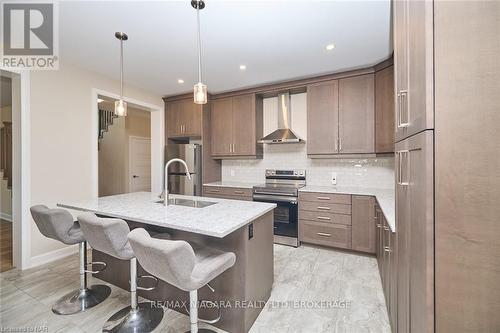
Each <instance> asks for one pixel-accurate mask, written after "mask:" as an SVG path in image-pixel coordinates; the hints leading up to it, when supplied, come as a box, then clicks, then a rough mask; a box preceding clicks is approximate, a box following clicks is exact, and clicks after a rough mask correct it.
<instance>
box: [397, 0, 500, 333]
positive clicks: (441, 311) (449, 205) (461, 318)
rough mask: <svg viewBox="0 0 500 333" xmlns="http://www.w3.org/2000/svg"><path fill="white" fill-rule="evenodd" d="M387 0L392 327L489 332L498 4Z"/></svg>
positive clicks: (499, 226) (499, 161)
mask: <svg viewBox="0 0 500 333" xmlns="http://www.w3.org/2000/svg"><path fill="white" fill-rule="evenodd" d="M393 9H394V11H393V13H394V20H393V22H394V69H395V89H396V100H395V106H396V110H395V111H396V112H395V113H396V119H395V123H396V124H395V138H396V139H395V140H396V172H395V174H396V234H397V241H396V243H397V256H398V277H397V280H398V283H397V299H398V304H397V307H398V315H397V325H396V326H397V329H396V330H395V331H397V332H400V333H406V332H411V333H421V332H439V333H441V332H443V333H447V332H500V316H498V313H499V312H500V301H499V300H500V287H499V281H500V269H499V267H500V256H499V255H498V253H499V251H500V223H499V220H498V217H499V216H500V201H499V199H498V198H499V197H500V190H499V189H500V177H498V170H499V169H500V139H499V136H498V133H499V132H500V111H499V105H500V61H499V60H498V59H499V56H498V55H499V54H500V37H499V36H500V2H498V1H463V2H462V1H409V0H401V1H394V2H393ZM393 329H394V327H393Z"/></svg>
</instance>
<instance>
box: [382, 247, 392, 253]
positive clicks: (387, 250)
mask: <svg viewBox="0 0 500 333" xmlns="http://www.w3.org/2000/svg"><path fill="white" fill-rule="evenodd" d="M384 251H385V252H392V251H391V248H390V247H388V246H384Z"/></svg>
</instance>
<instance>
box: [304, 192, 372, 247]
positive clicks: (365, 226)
mask: <svg viewBox="0 0 500 333" xmlns="http://www.w3.org/2000/svg"><path fill="white" fill-rule="evenodd" d="M374 206H375V199H374V198H373V197H371V196H362V195H349V194H331V193H320V192H301V193H300V194H299V240H300V241H301V242H304V243H311V244H318V245H326V246H332V247H337V248H342V249H349V250H355V251H360V252H366V253H375V237H376V234H375V228H374V223H373V220H374V216H375V212H374V210H375V208H374Z"/></svg>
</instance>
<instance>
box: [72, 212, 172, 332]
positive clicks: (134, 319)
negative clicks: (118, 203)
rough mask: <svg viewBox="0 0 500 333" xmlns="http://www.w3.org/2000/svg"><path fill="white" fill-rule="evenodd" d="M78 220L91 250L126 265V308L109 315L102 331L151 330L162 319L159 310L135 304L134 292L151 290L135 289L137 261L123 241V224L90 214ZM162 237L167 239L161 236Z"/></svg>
mask: <svg viewBox="0 0 500 333" xmlns="http://www.w3.org/2000/svg"><path fill="white" fill-rule="evenodd" d="M78 221H79V222H80V226H81V228H82V231H83V234H84V235H85V238H86V239H87V241H88V242H89V244H90V246H92V248H93V249H96V250H98V251H101V252H104V253H106V254H108V255H110V256H113V257H115V258H118V259H121V260H129V262H130V306H127V307H125V308H123V309H121V310H120V311H118V312H116V313H115V314H113V315H112V316H111V317H110V318H109V319H108V320H107V321H106V323H105V324H104V327H103V332H120V333H123V332H141V333H146V332H151V331H153V330H154V329H155V328H156V327H157V326H158V325H159V324H160V322H161V320H162V319H163V309H162V308H161V307H157V308H153V307H152V306H151V303H149V304H148V303H139V304H138V301H137V299H138V297H137V289H139V290H152V289H154V288H142V287H138V286H137V279H138V278H137V259H136V258H135V254H134V251H133V250H132V247H131V246H130V244H129V242H128V240H127V235H128V234H129V233H130V228H129V226H128V224H127V222H125V221H123V220H120V219H114V218H99V217H97V216H96V215H95V214H93V213H84V214H81V215H80V216H78ZM146 233H147V232H146ZM162 237H163V238H167V237H168V236H167V235H166V234H163V235H162ZM147 277H151V278H154V277H152V276H147ZM139 278H141V277H139ZM154 279H155V280H157V279H156V278H154Z"/></svg>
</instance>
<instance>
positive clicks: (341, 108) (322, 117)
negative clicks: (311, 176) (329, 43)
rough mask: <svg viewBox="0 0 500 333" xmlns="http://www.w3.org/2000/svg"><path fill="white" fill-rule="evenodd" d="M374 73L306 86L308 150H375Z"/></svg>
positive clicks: (314, 152)
mask: <svg viewBox="0 0 500 333" xmlns="http://www.w3.org/2000/svg"><path fill="white" fill-rule="evenodd" d="M374 85H375V84H374V74H365V75H359V76H353V77H348V78H342V79H339V80H332V81H327V82H322V83H317V84H311V85H308V87H307V128H308V131H307V133H308V138H307V154H308V155H309V156H310V157H321V156H323V155H336V154H365V153H375V113H374Z"/></svg>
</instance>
